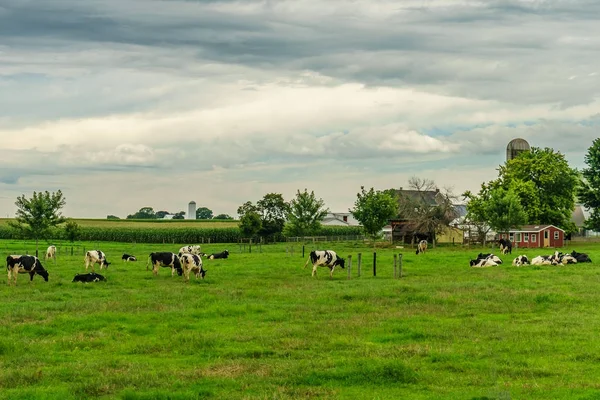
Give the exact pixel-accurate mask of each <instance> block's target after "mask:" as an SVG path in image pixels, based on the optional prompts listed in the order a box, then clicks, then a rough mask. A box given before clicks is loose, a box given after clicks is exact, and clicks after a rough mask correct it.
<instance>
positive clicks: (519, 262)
mask: <svg viewBox="0 0 600 400" xmlns="http://www.w3.org/2000/svg"><path fill="white" fill-rule="evenodd" d="M512 265H514V266H515V267H522V266H523V265H529V259H528V258H527V256H526V255H520V256H517V257H516V258H515V259H514V260H513V262H512Z"/></svg>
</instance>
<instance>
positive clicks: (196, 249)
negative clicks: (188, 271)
mask: <svg viewBox="0 0 600 400" xmlns="http://www.w3.org/2000/svg"><path fill="white" fill-rule="evenodd" d="M183 254H196V255H201V254H202V252H201V250H200V245H194V246H183V247H182V248H180V249H179V254H178V256H179V257H181V256H182V255H183Z"/></svg>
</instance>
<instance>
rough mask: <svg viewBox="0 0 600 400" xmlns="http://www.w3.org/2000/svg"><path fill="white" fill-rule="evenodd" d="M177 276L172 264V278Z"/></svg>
mask: <svg viewBox="0 0 600 400" xmlns="http://www.w3.org/2000/svg"><path fill="white" fill-rule="evenodd" d="M174 276H175V267H173V266H171V278H172V277H174Z"/></svg>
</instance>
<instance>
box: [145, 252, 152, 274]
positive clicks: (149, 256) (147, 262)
mask: <svg viewBox="0 0 600 400" xmlns="http://www.w3.org/2000/svg"><path fill="white" fill-rule="evenodd" d="M151 258H152V253H150V254H149V255H148V261H146V271H148V265H150V259H151Z"/></svg>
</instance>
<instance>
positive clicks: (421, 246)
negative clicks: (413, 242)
mask: <svg viewBox="0 0 600 400" xmlns="http://www.w3.org/2000/svg"><path fill="white" fill-rule="evenodd" d="M426 250H427V240H421V241H420V242H419V244H418V245H417V252H416V254H419V253H425V251H426Z"/></svg>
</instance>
